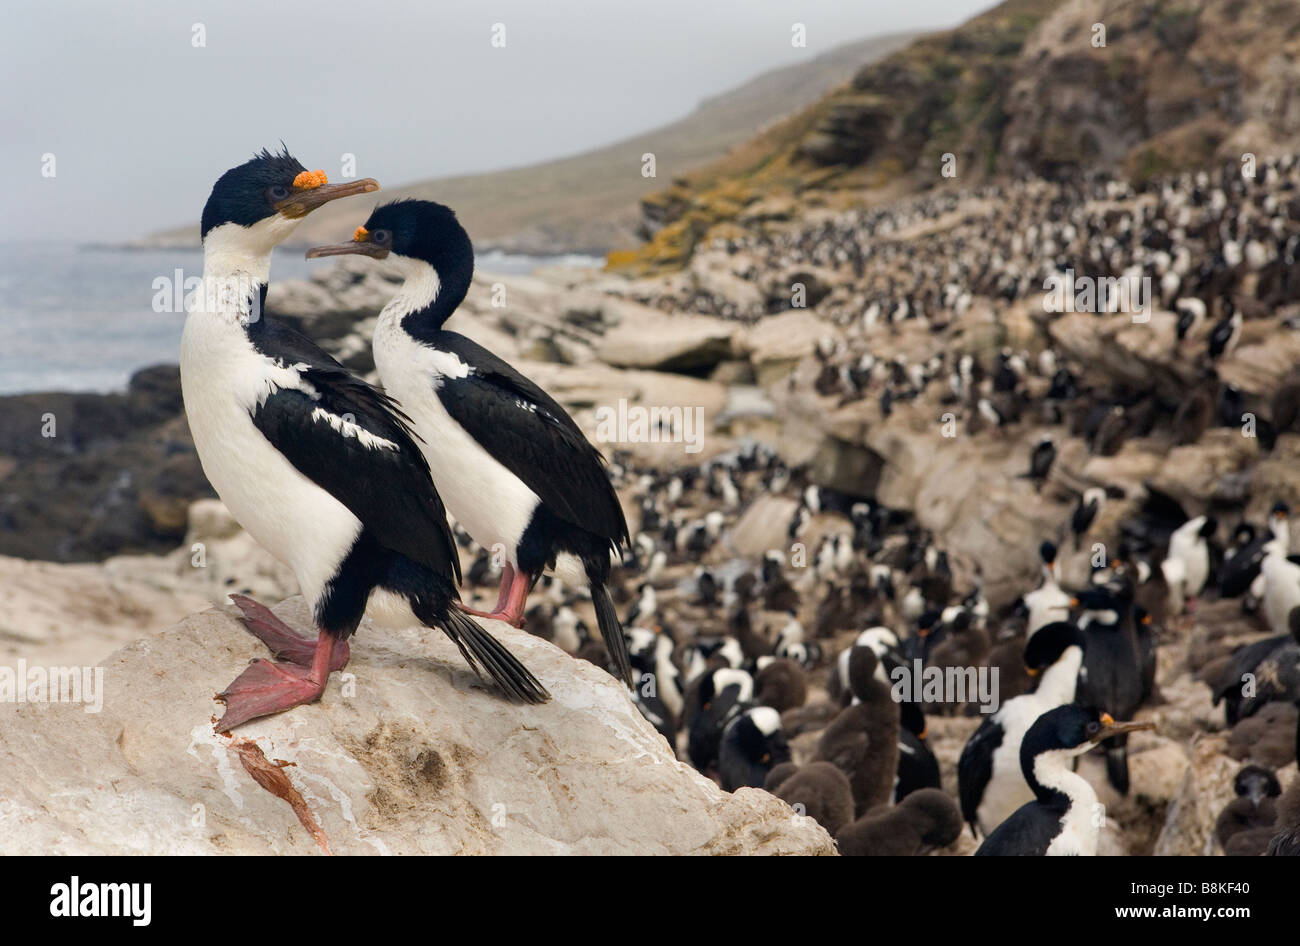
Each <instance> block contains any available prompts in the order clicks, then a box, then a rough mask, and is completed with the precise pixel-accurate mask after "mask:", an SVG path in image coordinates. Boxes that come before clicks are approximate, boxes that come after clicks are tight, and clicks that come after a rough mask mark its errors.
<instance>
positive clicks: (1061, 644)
mask: <svg viewBox="0 0 1300 946" xmlns="http://www.w3.org/2000/svg"><path fill="white" fill-rule="evenodd" d="M1087 647H1088V639H1087V638H1086V637H1085V636H1084V634H1083V632H1082V631H1080V630H1079V629H1078V628H1077V627H1075V626H1074V624H1072V623H1071V622H1069V621H1054V622H1052V623H1051V624H1046V625H1044V626H1043V627H1041V628H1039V629H1038V632H1037V633H1036V634H1034V636H1033V637H1031V638H1029V642H1028V643H1027V644H1026V645H1025V669H1026V670H1027V671H1028V672H1029V675H1030V676H1031V677H1035V678H1037V680H1038V686H1037V688H1036V689H1035V690H1034V691H1033V692H1032V693H1022V694H1021V695H1020V696H1016V697H1012V698H1011V699H1009V700H1007V701H1006V702H1005V703H1003V704H1002V706H1001V707H999V709H998V711H997V712H996V713H993V714H992V715H991V716H985V717H984V721H983V722H982V723H980V727H979V729H977V730H975V734H974V735H972V736H971V737H970V739H969V740H968V741H967V743H966V746H965V748H964V749H962V751H961V758H959V759H958V760H957V797H958V799H959V800H960V802H961V813H962V817H963V818H965V820H966V823H967V824H969V825H970V830H971V835H972V836H974V837H976V838H979V837H980V836H987V835H988V834H989V833H991V832H992V831H993V829H994V828H996V827H997V826H998V825H1000V824H1001V823H1002V822H1003V821H1005V820H1006V819H1007V818H1008V817H1010V816H1011V814H1012V813H1014V812H1015V811H1016V809H1017V808H1019V807H1020V806H1021V805H1023V804H1025V803H1026V802H1029V801H1033V798H1034V794H1033V791H1032V790H1031V789H1030V787H1029V782H1028V781H1026V779H1025V777H1024V775H1023V774H1022V773H1021V770H1020V747H1021V745H1023V743H1024V739H1025V734H1026V733H1028V732H1029V728H1030V727H1031V726H1032V725H1033V724H1034V721H1035V720H1037V719H1038V718H1039V717H1040V716H1042V715H1043V714H1044V713H1046V712H1047V711H1049V710H1053V709H1055V708H1056V707H1058V706H1064V705H1066V704H1067V703H1073V702H1074V696H1075V690H1076V687H1077V685H1078V679H1079V669H1080V668H1081V667H1082V666H1083V655H1084V653H1085V651H1086V650H1087Z"/></svg>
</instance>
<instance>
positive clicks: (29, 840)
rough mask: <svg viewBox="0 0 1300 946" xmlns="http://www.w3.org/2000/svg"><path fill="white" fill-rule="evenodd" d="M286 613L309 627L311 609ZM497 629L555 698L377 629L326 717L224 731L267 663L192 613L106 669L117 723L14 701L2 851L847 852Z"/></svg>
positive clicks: (598, 682) (434, 643)
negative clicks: (523, 690) (530, 699)
mask: <svg viewBox="0 0 1300 946" xmlns="http://www.w3.org/2000/svg"><path fill="white" fill-rule="evenodd" d="M277 610H278V611H279V613H280V614H281V616H282V617H284V618H285V620H287V621H290V622H291V623H294V624H295V625H296V626H300V627H305V626H307V623H308V616H307V613H306V609H305V606H304V605H303V602H302V600H301V599H300V598H294V599H291V600H290V601H288V602H285V603H284V604H283V605H281V606H280V607H279V608H278V609H277ZM493 631H494V633H497V634H498V635H499V636H500V637H501V638H502V639H503V640H504V641H505V642H507V643H508V645H509V646H510V647H511V649H512V650H514V652H515V653H516V654H517V655H518V656H519V657H520V659H521V660H523V661H524V662H525V663H526V664H527V665H528V666H529V667H530V669H532V670H533V671H534V672H535V673H536V674H537V676H538V677H539V678H540V679H541V680H542V682H543V683H544V684H545V685H546V686H547V687H548V688H549V689H550V691H551V693H552V695H553V699H552V701H551V702H550V703H548V704H546V705H544V706H540V707H520V706H515V705H512V704H510V703H507V702H505V701H504V700H503V699H502V698H501V697H500V696H499V695H498V694H497V693H496V692H495V691H493V690H491V689H489V688H488V687H487V686H486V685H484V684H482V683H481V682H480V681H479V680H478V679H477V678H476V677H475V676H474V675H473V673H472V672H471V671H470V670H469V669H468V667H467V666H466V665H465V663H464V661H463V660H462V658H461V657H460V655H459V653H458V652H457V651H456V648H455V646H454V645H453V644H452V643H451V642H450V641H448V640H446V639H445V638H444V637H443V636H442V635H441V634H440V633H439V632H437V631H433V630H429V629H427V628H411V629H406V630H401V631H390V630H384V629H381V628H379V627H374V626H371V625H370V623H369V622H364V623H363V625H362V627H361V629H360V631H359V633H358V636H357V638H356V643H355V646H354V648H353V662H352V663H351V664H350V665H349V667H348V669H347V675H338V674H336V675H335V676H334V677H333V678H332V680H331V682H330V685H329V688H328V690H327V691H326V693H325V697H324V699H323V700H322V701H321V702H320V703H319V704H316V705H314V706H307V707H298V708H296V709H294V710H291V711H289V712H288V713H285V714H281V715H279V716H275V717H271V718H268V719H264V720H260V721H256V722H254V723H251V724H248V725H247V726H244V727H242V728H241V729H240V730H239V731H238V732H237V733H236V734H234V736H232V737H230V738H226V737H221V736H217V735H215V734H214V733H213V731H212V717H213V715H214V713H217V712H219V711H220V707H219V706H218V705H217V704H216V703H214V702H213V699H212V695H213V692H214V691H216V690H218V689H219V688H220V687H221V686H223V685H224V684H225V683H227V682H229V681H230V680H231V679H233V678H234V676H235V675H236V674H238V673H239V671H240V670H241V668H242V667H243V666H244V664H245V663H246V661H247V660H248V659H249V658H251V657H256V656H265V654H264V653H263V649H262V647H261V645H260V644H259V643H258V642H257V641H256V640H255V639H253V638H252V637H251V636H249V635H248V634H247V633H246V632H245V631H244V630H243V628H242V626H241V624H240V623H239V621H237V620H236V619H235V618H234V617H233V616H232V615H231V613H229V612H228V611H217V610H213V611H206V612H203V613H201V614H196V615H193V616H191V617H188V618H186V619H185V620H184V621H182V622H181V623H180V624H179V625H177V626H176V627H173V628H171V629H170V630H168V631H166V632H164V633H162V634H159V635H158V636H157V637H154V638H152V639H146V640H140V641H137V642H135V643H133V644H130V645H128V646H127V647H125V648H123V649H122V650H120V651H118V652H117V653H115V654H114V655H113V656H111V657H110V658H109V659H108V660H106V661H104V663H103V671H104V675H103V694H102V696H103V706H102V711H101V712H98V713H87V712H85V711H84V710H85V707H83V706H81V705H76V704H61V703H50V704H40V703H24V704H18V705H12V704H7V705H4V706H3V707H2V708H0V713H2V714H3V715H2V716H0V720H2V722H0V852H3V853H6V854H14V853H29V854H30V853H47V854H52V853H63V854H143V853H148V854H202V853H206V854H215V853H224V854H252V853H256V854H273V853H274V854H312V853H316V852H318V851H321V850H326V849H328V850H329V851H330V852H332V853H334V854H457V853H460V854H470V853H497V854H563V853H572V854H631V853H636V854H646V853H661V854H832V853H834V850H835V849H834V845H833V843H832V841H831V839H830V837H829V836H828V835H827V834H826V832H825V831H823V830H822V829H821V828H820V827H819V826H817V825H816V824H815V823H814V822H813V821H812V820H811V819H807V818H799V817H797V816H796V815H795V813H794V812H793V811H792V810H791V809H790V808H789V807H788V806H787V805H786V804H785V803H784V802H781V801H780V800H778V799H776V798H775V797H773V796H771V795H769V794H767V793H766V792H763V791H760V790H758V789H742V790H740V791H739V792H737V793H735V794H728V793H725V792H723V791H722V790H721V789H719V788H718V787H717V786H716V785H715V784H714V783H712V782H710V781H708V780H707V779H705V778H704V777H703V776H701V775H699V774H698V773H696V772H695V771H694V770H692V769H691V768H690V767H689V766H687V765H685V764H683V763H681V762H678V761H677V760H676V759H675V758H674V757H673V754H672V752H671V751H670V750H669V748H668V745H667V743H665V742H664V740H663V738H662V737H661V736H660V735H659V734H658V733H656V732H655V731H654V729H653V728H652V727H651V726H650V724H649V723H647V722H646V721H645V720H644V719H643V718H642V716H641V715H640V714H639V713H638V712H637V710H636V709H635V708H634V707H633V705H632V704H631V702H630V701H629V700H628V698H627V696H626V694H625V692H624V691H623V690H622V689H621V688H620V687H619V686H617V685H616V684H615V682H614V681H613V679H612V678H611V677H609V676H608V675H607V674H605V673H604V672H603V671H600V670H598V669H596V668H595V667H593V666H592V665H590V664H587V663H585V662H583V661H579V660H575V659H572V658H570V657H568V656H567V655H565V654H564V653H562V652H561V651H560V650H558V649H556V648H555V647H553V646H552V645H550V644H548V643H546V642H544V641H542V640H540V639H538V638H535V637H531V636H529V635H527V634H525V633H523V632H519V631H515V630H513V629H511V628H508V627H506V626H505V625H495V626H494V627H493Z"/></svg>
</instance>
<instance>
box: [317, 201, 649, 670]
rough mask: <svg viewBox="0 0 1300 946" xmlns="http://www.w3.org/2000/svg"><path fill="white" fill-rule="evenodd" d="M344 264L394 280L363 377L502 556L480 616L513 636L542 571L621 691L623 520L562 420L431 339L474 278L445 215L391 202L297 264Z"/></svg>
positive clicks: (592, 458) (539, 397)
mask: <svg viewBox="0 0 1300 946" xmlns="http://www.w3.org/2000/svg"><path fill="white" fill-rule="evenodd" d="M344 254H355V255H361V256H368V257H371V258H373V259H387V260H388V261H389V263H390V264H392V265H393V266H394V267H395V268H396V269H397V271H398V273H399V274H400V275H401V276H402V277H404V282H403V284H402V287H401V289H399V290H398V292H397V295H396V296H394V297H393V299H392V301H391V302H389V303H388V305H386V306H385V307H384V309H383V311H382V312H381V313H380V315H379V320H378V322H377V323H376V325H375V339H374V354H375V367H376V368H377V369H378V370H379V376H380V377H381V378H382V379H383V382H384V388H385V390H386V391H387V392H388V393H389V394H390V395H392V396H393V397H395V398H397V400H398V401H400V402H401V404H402V406H403V409H404V410H406V411H407V413H408V414H409V415H410V417H411V420H412V421H413V423H414V428H415V432H416V433H417V434H419V436H420V439H421V442H422V445H423V449H424V455H425V458H426V459H427V460H428V463H429V467H430V469H431V470H432V471H433V480H434V482H435V483H437V484H438V489H439V491H440V492H441V493H442V495H443V496H444V497H445V499H446V501H447V508H448V509H449V510H450V512H451V514H452V515H453V516H455V517H456V520H457V521H458V522H459V523H460V525H461V526H463V527H464V529H465V531H466V532H468V533H469V534H470V535H471V536H472V537H473V538H474V540H475V541H476V542H477V543H478V544H479V545H481V546H483V547H484V548H488V549H496V550H497V551H498V553H499V554H500V555H501V556H502V559H503V562H502V564H503V567H502V576H501V589H500V593H499V595H498V597H497V603H496V607H495V608H493V609H492V611H491V612H488V613H487V614H486V615H484V616H487V617H492V618H498V619H500V620H503V621H507V622H509V623H511V624H514V625H516V626H522V623H523V616H524V605H525V602H526V600H527V597H528V593H529V591H530V590H531V589H532V587H533V585H534V584H535V583H536V582H537V580H538V579H539V578H540V577H541V575H542V573H543V572H544V571H548V570H549V571H551V572H553V574H555V575H556V577H558V578H560V580H561V581H563V582H564V583H565V584H568V585H570V586H581V585H586V586H587V587H589V588H590V589H591V600H592V604H593V605H594V607H595V611H596V620H597V623H598V625H599V626H600V632H601V636H602V637H603V638H604V641H605V647H606V648H607V649H608V651H609V654H610V657H611V659H612V662H613V664H614V666H615V668H616V669H617V676H618V677H620V678H621V679H622V680H623V681H624V682H625V683H627V685H629V686H631V683H632V670H631V665H630V663H629V660H628V652H627V642H626V640H625V639H624V636H623V630H622V627H621V625H620V624H619V620H618V615H617V614H616V613H615V611H614V603H613V601H612V600H611V599H610V596H609V591H608V590H607V589H606V587H605V585H606V582H607V581H608V579H609V573H610V567H611V564H612V556H613V555H616V554H618V553H619V552H620V550H621V549H622V548H623V547H624V546H626V545H628V544H629V537H628V528H627V520H626V519H625V518H624V515H623V509H622V507H621V506H620V505H619V501H618V496H617V495H616V494H615V492H614V488H613V486H612V485H611V484H610V481H609V477H608V475H607V474H606V472H605V465H604V459H603V458H602V457H601V455H600V453H599V452H598V451H597V450H596V448H595V447H593V446H592V445H591V444H590V443H589V442H588V441H587V438H586V437H585V436H583V433H582V430H581V428H579V427H578V425H577V424H576V423H574V421H573V419H572V418H571V417H570V416H569V415H568V413H567V412H566V411H565V410H564V408H563V407H561V406H560V405H559V404H558V403H556V401H555V399H554V398H552V397H551V396H550V395H548V394H547V393H546V392H545V391H543V390H542V389H541V388H540V387H539V386H538V385H537V384H535V383H534V382H533V381H531V380H530V379H528V378H526V377H524V376H523V375H522V374H520V373H519V372H518V371H516V370H515V369H514V368H513V367H511V366H510V365H509V364H507V363H506V362H504V361H502V360H501V359H500V358H498V357H497V356H496V355H494V354H492V353H491V352H490V351H488V350H487V349H485V348H483V347H482V346H481V345H478V344H476V343H474V342H472V341H470V340H469V339H468V338H466V337H465V336H464V335H459V334H457V333H456V332H449V331H446V330H445V329H444V328H443V324H444V323H445V322H446V321H447V319H448V318H450V317H451V315H452V313H453V312H455V311H456V308H457V307H458V306H459V305H460V303H461V301H462V300H463V299H464V298H465V294H466V292H467V291H468V290H469V286H470V280H471V278H472V276H473V274H474V248H473V246H472V245H471V243H470V239H469V235H468V234H467V233H466V232H465V229H464V227H462V226H461V225H460V223H459V222H458V221H457V220H456V215H455V213H453V212H452V210H451V209H450V208H448V207H444V206H443V205H441V204H435V203H432V202H430V201H425V200H402V201H397V202H395V203H391V204H388V205H386V206H382V207H378V208H376V209H375V211H374V213H372V214H371V215H370V219H368V220H367V221H366V223H365V225H364V226H362V227H358V228H357V230H356V232H355V233H354V234H353V239H352V242H350V243H343V244H338V245H335V246H321V247H315V248H313V249H312V250H309V251H308V253H307V256H308V258H316V257H324V256H338V255H344ZM466 610H468V609H466ZM470 613H471V614H483V612H479V611H470Z"/></svg>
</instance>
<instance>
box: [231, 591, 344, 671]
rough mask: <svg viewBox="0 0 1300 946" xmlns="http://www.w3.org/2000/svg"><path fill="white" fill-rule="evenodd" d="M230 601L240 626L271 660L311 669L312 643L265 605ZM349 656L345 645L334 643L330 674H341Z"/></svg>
mask: <svg viewBox="0 0 1300 946" xmlns="http://www.w3.org/2000/svg"><path fill="white" fill-rule="evenodd" d="M230 600H231V601H233V602H234V603H235V607H237V608H239V610H240V611H242V612H243V615H244V618H243V620H244V626H245V627H246V628H248V632H249V633H250V634H252V635H253V636H254V637H256V638H257V639H258V640H260V641H261V642H262V643H263V644H265V645H266V647H267V649H268V650H270V651H271V656H273V657H275V659H276V660H282V661H288V662H289V663H291V664H297V665H298V666H300V667H308V666H310V665H311V662H312V660H313V659H314V658H315V656H316V646H317V643H316V641H314V640H312V639H311V638H310V637H304V636H303V635H302V634H299V633H298V632H297V631H295V630H294V629H293V628H291V627H290V626H289V625H288V624H285V623H284V622H283V621H281V620H280V619H279V617H277V616H276V614H275V612H273V611H272V610H271V609H270V608H268V607H266V605H263V604H259V603H258V602H256V601H254V600H253V599H252V598H249V597H248V596H246V595H231V596H230ZM349 656H350V651H349V648H348V642H347V641H337V642H336V643H335V644H334V651H333V659H332V660H331V661H330V670H342V669H343V668H344V667H346V666H347V665H348V657H349Z"/></svg>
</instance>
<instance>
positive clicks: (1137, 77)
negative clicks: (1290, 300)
mask: <svg viewBox="0 0 1300 946" xmlns="http://www.w3.org/2000/svg"><path fill="white" fill-rule="evenodd" d="M1098 24H1099V25H1100V26H1098ZM1102 28H1104V32H1103V29H1102ZM1103 40H1104V43H1105V45H1104V46H1103V45H1100V43H1101V42H1102V41H1103ZM1297 53H1300V4H1297V3H1276V2H1272V0H1006V2H1005V3H1002V4H1000V5H999V6H997V7H995V8H994V9H992V10H990V11H988V12H986V13H984V14H981V15H980V16H978V17H975V18H974V19H972V20H971V21H969V22H968V23H966V24H964V25H963V26H961V27H959V28H957V29H954V30H951V31H948V32H945V33H936V34H932V35H929V36H926V37H923V38H921V39H919V40H917V41H916V42H914V43H912V44H911V45H909V46H908V47H906V48H905V49H902V50H899V51H898V52H896V53H894V54H893V55H890V56H888V57H886V58H885V59H883V60H881V61H879V62H876V63H872V64H867V65H864V66H863V68H861V69H860V70H859V71H858V72H857V73H856V75H855V76H854V77H853V79H852V81H850V82H848V83H846V84H845V85H843V86H841V87H839V88H837V89H835V90H834V91H833V92H831V93H830V94H828V95H827V96H825V97H824V98H823V99H821V100H820V101H818V102H816V103H815V104H813V105H811V106H809V107H808V108H806V109H804V110H803V111H801V112H799V113H798V114H795V115H793V116H791V117H789V118H788V119H787V120H785V121H783V122H781V123H780V124H778V125H776V126H774V127H772V128H770V129H768V130H767V131H765V132H764V133H762V134H760V135H758V136H756V137H755V138H754V139H752V140H751V141H749V142H747V143H746V144H745V145H743V146H740V147H738V148H735V149H733V150H732V152H731V153H730V154H728V155H727V156H726V157H725V158H723V159H721V160H719V161H717V162H714V163H713V164H712V165H709V166H707V167H704V168H701V169H699V170H697V171H695V172H693V173H691V174H689V175H687V176H686V177H685V178H684V179H681V180H678V181H675V182H674V183H673V185H672V186H671V187H670V188H668V189H667V190H663V191H660V192H658V193H656V194H653V195H650V196H649V197H647V198H645V199H644V200H643V202H642V215H643V235H645V236H647V237H649V238H650V240H649V242H648V243H647V244H645V245H643V246H642V247H640V248H639V249H636V250H629V251H625V252H619V253H616V254H613V255H612V256H611V263H613V264H614V265H615V266H616V267H617V266H623V267H626V268H627V269H629V270H632V271H647V270H655V269H664V268H674V267H676V266H679V265H680V264H681V263H682V262H683V261H684V260H685V259H686V258H688V257H689V255H690V254H691V252H692V251H693V249H694V247H695V246H696V245H698V243H699V242H700V241H701V240H702V239H704V237H705V236H706V235H708V234H719V235H725V233H726V232H727V230H726V228H725V226H720V225H725V224H726V223H728V222H729V221H736V220H742V221H749V222H752V221H755V220H758V221H762V220H764V219H770V220H774V221H778V222H779V221H782V220H784V219H788V218H789V217H790V216H791V215H792V214H793V213H794V211H795V207H796V205H797V207H798V208H799V209H800V210H801V211H802V210H806V209H808V208H810V207H817V206H819V205H824V206H831V207H836V206H841V205H843V204H845V203H854V202H856V203H861V202H862V201H863V200H869V199H870V198H871V197H872V195H878V196H879V197H881V198H882V199H883V198H885V197H888V196H896V195H897V194H898V193H900V192H903V191H907V190H912V189H919V188H927V187H934V186H939V185H942V184H944V183H946V182H948V180H949V179H948V178H945V177H944V176H942V174H941V169H942V167H943V165H944V161H945V158H944V156H945V155H951V156H952V158H951V159H950V161H949V164H950V165H951V168H952V170H953V171H954V172H955V179H954V180H952V181H951V182H952V183H955V184H958V185H967V184H970V183H972V182H977V181H979V180H981V179H985V178H989V177H995V176H1011V177H1024V176H1027V175H1042V176H1045V177H1050V178H1062V177H1071V176H1078V175H1081V174H1086V173H1088V172H1091V171H1104V172H1107V173H1117V174H1121V175H1125V176H1128V177H1130V178H1134V179H1139V180H1142V179H1148V178H1151V177H1154V176H1159V175H1163V174H1167V173H1170V172H1176V171H1181V170H1186V169H1192V168H1200V167H1205V166H1207V165H1209V164H1211V163H1213V162H1214V161H1217V160H1225V159H1226V160H1232V159H1237V160H1239V159H1241V156H1242V155H1243V154H1245V153H1254V154H1257V155H1265V154H1270V153H1276V152H1278V151H1279V150H1282V149H1283V148H1286V147H1289V146H1294V145H1295V144H1296V143H1297V142H1298V141H1300V94H1297V92H1296V91H1295V90H1296V89H1297V87H1298V86H1300V67H1298V66H1297V59H1296V55H1297Z"/></svg>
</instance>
